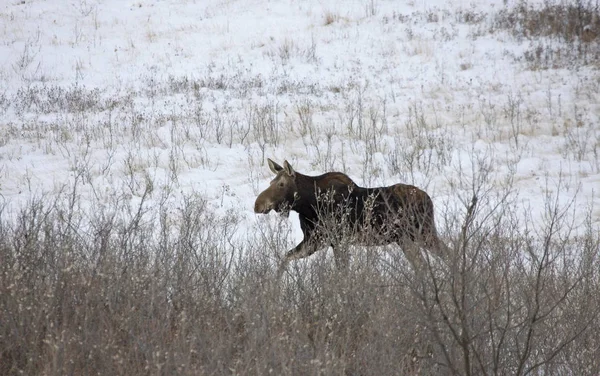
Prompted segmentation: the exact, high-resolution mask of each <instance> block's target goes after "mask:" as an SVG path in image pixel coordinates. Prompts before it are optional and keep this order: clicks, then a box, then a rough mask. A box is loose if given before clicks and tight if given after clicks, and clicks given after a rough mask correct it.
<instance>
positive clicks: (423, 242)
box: [254, 159, 446, 268]
mask: <svg viewBox="0 0 600 376" xmlns="http://www.w3.org/2000/svg"><path fill="white" fill-rule="evenodd" d="M268 162H269V168H270V169H271V171H273V173H274V174H275V175H276V176H275V178H274V179H273V180H272V181H271V184H270V185H269V187H268V188H267V189H266V190H264V191H263V192H262V193H261V194H259V195H258V197H257V198H256V202H255V204H254V211H255V212H256V213H265V214H266V213H268V212H270V211H271V210H275V211H276V212H279V213H283V214H287V213H289V211H290V210H294V211H296V212H298V214H299V218H300V226H301V229H302V232H303V233H304V239H303V240H302V241H301V242H300V244H298V245H297V246H296V247H294V248H293V249H292V250H290V251H288V252H287V254H286V256H285V259H284V262H283V264H282V268H283V267H285V265H287V263H288V262H289V261H290V260H293V259H299V258H303V257H307V256H310V255H312V254H313V253H315V252H316V251H317V250H318V249H319V248H321V247H324V246H328V245H331V246H332V247H333V251H334V258H335V260H336V264H337V265H338V267H345V266H347V264H348V257H349V256H348V254H347V252H346V249H347V247H344V246H341V247H340V244H343V243H341V242H342V241H345V242H346V243H345V245H346V246H347V245H348V244H361V245H366V246H374V245H386V244H390V243H397V244H399V245H400V246H401V247H402V249H403V250H404V253H405V254H406V256H407V258H408V259H409V261H410V262H411V263H412V264H413V265H414V266H418V265H420V264H421V253H420V250H419V246H423V247H424V248H426V249H428V250H432V251H434V252H436V253H438V254H439V252H441V250H442V249H446V246H445V245H444V244H443V243H442V242H441V241H440V240H439V238H438V236H437V232H436V229H435V225H434V220H433V202H432V201H431V198H430V197H429V195H428V194H427V193H425V192H424V191H422V190H421V189H419V188H417V187H415V186H412V185H406V184H395V185H392V186H389V187H380V188H362V187H359V186H358V185H356V184H355V183H354V182H353V181H352V179H350V178H349V177H348V176H347V175H346V174H343V173H341V172H328V173H325V174H323V175H319V176H307V175H303V174H301V173H299V172H297V171H295V170H294V169H293V168H292V166H291V165H290V164H289V163H288V161H285V162H284V163H283V167H281V166H280V165H278V164H277V163H275V162H273V161H272V160H270V159H268Z"/></svg>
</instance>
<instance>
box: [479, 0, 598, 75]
mask: <svg viewBox="0 0 600 376" xmlns="http://www.w3.org/2000/svg"><path fill="white" fill-rule="evenodd" d="M599 10H600V8H599V6H598V3H597V2H594V1H592V0H588V1H585V0H577V1H575V2H563V1H558V2H554V1H548V2H544V3H543V5H542V6H533V5H530V4H528V3H527V2H521V3H519V4H518V5H517V6H516V7H514V8H508V9H504V10H501V11H500V12H498V13H497V14H496V15H495V16H494V17H493V21H492V26H491V29H492V30H495V29H503V30H509V31H510V32H512V33H513V35H515V36H516V37H518V38H527V39H530V40H537V39H539V38H540V37H544V38H546V39H545V40H542V41H538V42H537V43H535V44H533V45H532V46H531V48H529V49H528V50H527V51H526V52H525V55H524V58H525V60H526V61H527V62H528V64H529V66H530V67H531V68H532V69H549V68H563V67H569V66H572V65H573V64H576V65H580V64H583V65H587V64H592V63H595V62H596V61H597V60H598V57H600V41H599V40H598V38H597V37H596V35H597V33H598V30H600V18H599V17H598V12H599ZM553 40H556V41H557V42H558V43H556V44H555V43H551V41H553Z"/></svg>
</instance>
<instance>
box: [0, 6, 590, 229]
mask: <svg viewBox="0 0 600 376" xmlns="http://www.w3.org/2000/svg"><path fill="white" fill-rule="evenodd" d="M506 3H508V4H505V2H504V1H487V0H481V1H462V2H461V1H442V0H440V1H424V0H423V1H406V2H397V1H385V0H357V1H316V0H308V1H298V0H284V1H269V0H251V1H234V0H231V1H227V0H203V1H194V0H180V1H175V0H173V1H167V0H163V1H159V0H155V1H151V0H148V1H121V0H96V1H87V0H76V1H72V2H68V3H65V2H53V1H43V0H32V1H17V0H10V1H6V2H3V3H2V5H0V39H1V41H2V43H1V44H0V177H1V178H0V198H1V200H2V201H3V202H4V203H5V204H6V205H7V206H8V208H9V209H10V210H9V211H6V212H5V213H10V212H15V211H17V210H18V208H19V207H21V206H22V205H24V204H25V203H26V202H28V200H30V198H31V197H32V196H33V195H36V194H39V193H40V192H44V193H57V192H58V191H60V189H61V188H62V187H64V184H65V183H67V184H73V182H74V181H75V180H76V177H77V176H78V173H79V172H84V174H82V175H81V176H84V177H85V179H84V181H85V184H83V185H81V187H80V191H79V195H80V197H81V199H82V200H84V201H86V200H94V199H96V198H97V197H101V198H102V197H104V198H105V199H107V200H108V198H109V197H113V196H114V194H116V193H117V192H125V191H127V192H129V193H130V194H131V195H133V196H138V197H139V196H140V195H141V194H142V193H143V186H144V182H145V181H146V180H145V179H151V180H152V181H153V182H154V184H153V185H154V188H155V191H154V192H153V200H158V197H159V193H158V192H159V191H161V190H166V189H170V190H172V192H173V193H172V195H174V196H176V197H177V196H179V195H183V194H185V193H191V192H195V193H198V194H200V195H201V196H203V197H205V198H206V199H207V200H208V201H209V202H210V203H211V206H212V207H213V208H214V209H215V210H217V211H220V212H222V213H224V212H226V211H228V210H229V211H231V210H233V211H235V212H236V213H237V214H238V215H239V216H241V217H242V218H244V223H245V225H246V227H245V228H246V229H248V231H251V229H252V228H253V226H256V223H257V222H260V221H261V220H264V217H257V216H256V215H254V213H253V212H252V208H253V202H254V199H255V197H256V195H257V194H258V193H259V192H260V191H261V190H262V189H264V188H266V186H267V184H268V182H269V180H270V172H269V170H268V167H267V166H266V164H265V159H264V158H266V157H270V158H272V159H274V160H276V161H278V162H282V161H283V160H284V159H288V160H289V161H290V162H291V163H292V164H293V165H294V167H295V168H296V170H298V171H300V172H303V173H307V174H320V173H323V172H325V171H327V170H330V169H336V170H342V171H344V172H346V173H347V174H349V175H350V176H351V177H352V178H353V179H354V180H355V181H357V182H358V183H359V184H363V185H383V184H393V183H397V182H405V183H410V184H416V185H418V186H421V187H423V188H424V189H426V190H427V191H428V193H430V195H431V196H432V197H433V199H434V203H436V210H437V211H441V210H443V208H441V206H442V205H444V204H445V203H448V202H450V203H454V206H455V207H457V208H459V207H460V202H461V201H460V200H459V198H460V197H458V195H462V197H468V196H469V193H468V188H469V186H470V184H471V183H470V182H469V181H468V179H477V178H478V176H480V175H481V169H482V167H484V166H486V168H487V169H489V172H488V173H487V174H486V181H487V184H489V186H491V189H492V190H493V189H496V190H497V192H502V190H503V188H504V185H503V184H504V182H505V181H506V179H507V177H511V176H512V177H513V179H512V180H513V186H512V190H513V191H514V193H515V195H516V196H518V200H517V201H516V203H515V205H521V206H522V207H523V208H529V209H528V210H530V215H531V217H532V218H533V219H534V220H537V221H542V220H543V215H544V197H546V194H547V193H548V192H554V193H555V194H557V195H558V196H559V200H560V202H562V203H565V204H566V203H568V202H570V200H571V199H572V198H573V197H574V196H575V195H577V201H576V203H575V205H576V210H577V211H580V212H581V213H583V212H584V211H586V210H587V209H589V208H591V211H592V221H593V223H595V224H596V226H597V225H598V224H600V197H598V196H599V195H598V193H597V191H598V187H600V185H599V183H600V156H599V155H598V150H599V149H600V76H599V74H598V70H597V68H598V67H597V65H596V66H595V67H594V66H593V65H575V66H572V67H557V68H556V69H548V70H544V69H531V68H530V67H528V65H527V62H526V61H525V60H524V59H523V57H522V56H523V54H524V51H526V50H527V49H528V48H529V47H530V46H531V45H532V41H529V40H527V39H525V38H517V37H514V36H511V35H510V34H509V33H507V32H506V31H502V30H497V31H495V32H493V33H488V32H486V30H487V28H488V26H489V23H490V22H491V21H490V19H491V17H492V15H493V14H494V12H497V11H499V10H501V9H505V8H507V7H511V6H514V4H515V3H516V2H511V1H508V2H506ZM530 3H532V2H530ZM463 11H473V12H475V13H478V14H485V15H486V16H485V17H484V19H483V21H481V22H477V23H467V22H460V21H459V20H458V18H459V17H458V15H459V13H460V12H463ZM328 16H330V17H333V22H331V23H328V22H326V21H327V17H328ZM57 87H60V88H63V89H65V90H67V91H70V92H73V90H74V89H75V88H80V89H83V91H82V92H83V93H87V94H88V95H89V97H90V98H92V99H94V98H95V99H94V100H98V101H99V103H100V102H101V103H103V105H102V106H98V107H99V108H96V109H85V110H82V111H78V110H77V108H75V109H73V108H69V107H68V106H67V105H57V104H55V103H54V102H52V101H51V100H48V103H51V104H49V105H48V106H50V107H48V108H45V107H44V104H43V103H40V102H39V100H38V101H33V102H31V103H28V102H26V101H25V100H24V98H27V95H26V94H24V93H28V92H30V93H34V92H35V90H36V88H46V90H47V91H46V92H43V93H42V94H40V95H38V96H37V98H42V99H43V98H51V97H52V94H51V93H50V91H51V89H52V88H57ZM95 89H98V91H97V92H96V93H95V94H94V92H93V91H94V90H95ZM44 93H45V94H44ZM32 95H33V94H32ZM2 98H4V100H2ZM111 101H113V103H114V105H113V106H112V107H111V105H110V103H111ZM74 102H75V104H77V103H78V102H77V101H76V100H74ZM79 103H80V102H79ZM302 109H304V110H307V114H309V116H307V117H306V118H302V117H301V116H300V115H299V113H300V112H301V111H302ZM257 119H258V120H257ZM259 120H260V121H259ZM420 120H422V121H420ZM261 121H262V123H261ZM423 123H425V124H426V126H425V127H424V126H423ZM257 124H259V125H261V124H262V125H261V126H264V127H263V128H262V131H261V129H258V128H257V127H258V125H257ZM265 124H266V125H265ZM372 124H375V126H374V127H373V126H372ZM265 129H266V130H268V132H265ZM411 150H413V151H415V152H421V153H423V156H424V157H423V158H421V159H418V158H417V159H415V161H418V162H419V163H416V164H414V165H409V164H408V162H410V161H409V157H410V151H411ZM391 155H395V156H396V162H398V163H399V165H398V166H396V168H394V165H393V164H392V163H390V162H389V161H390V158H391V157H390V156H391ZM427 157H429V159H428V158H427ZM465 179H467V180H465ZM128 187H129V188H128ZM494 187H496V188H494ZM98 192H104V193H98ZM111 195H113V196H111ZM457 210H458V209H457ZM291 221H292V223H294V221H295V219H294V217H293V216H292V217H291ZM582 222H583V218H582V219H581V220H580V221H578V223H582ZM442 225H443V224H442ZM295 227H297V226H295ZM292 236H294V237H298V232H297V231H295V232H294V234H293V235H292Z"/></svg>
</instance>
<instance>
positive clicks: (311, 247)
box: [277, 236, 318, 277]
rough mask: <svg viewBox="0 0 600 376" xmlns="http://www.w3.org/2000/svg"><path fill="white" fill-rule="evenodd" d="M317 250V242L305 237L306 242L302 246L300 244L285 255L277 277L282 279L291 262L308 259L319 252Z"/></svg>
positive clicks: (301, 243)
mask: <svg viewBox="0 0 600 376" xmlns="http://www.w3.org/2000/svg"><path fill="white" fill-rule="evenodd" d="M317 249H318V244H317V242H315V241H312V239H310V238H307V237H306V236H305V237H304V240H302V241H301V242H300V244H298V245H297V246H295V247H294V248H292V249H291V250H289V251H288V252H287V253H286V254H285V257H284V258H283V261H282V262H281V264H280V265H279V270H278V272H277V275H278V276H279V277H281V275H282V274H283V271H284V270H285V269H286V267H287V265H288V263H289V262H290V261H292V260H297V259H301V258H304V257H308V256H310V255H312V254H313V253H315V252H316V251H317Z"/></svg>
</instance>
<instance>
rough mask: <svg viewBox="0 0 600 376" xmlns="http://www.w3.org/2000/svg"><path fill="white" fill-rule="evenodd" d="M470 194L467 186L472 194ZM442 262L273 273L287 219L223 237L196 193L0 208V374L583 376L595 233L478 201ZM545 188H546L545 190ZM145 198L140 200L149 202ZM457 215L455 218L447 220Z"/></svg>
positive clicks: (313, 263) (592, 328) (590, 347)
mask: <svg viewBox="0 0 600 376" xmlns="http://www.w3.org/2000/svg"><path fill="white" fill-rule="evenodd" d="M469 185H470V184H466V186H469ZM474 192H476V193H477V194H478V196H477V197H478V199H479V200H478V202H477V205H472V204H471V203H470V201H469V200H468V199H467V200H465V203H464V205H465V208H464V210H463V211H462V214H461V213H458V212H457V213H453V212H450V213H448V215H452V216H454V218H457V219H460V220H459V221H458V223H459V225H458V226H457V228H458V229H459V230H458V233H456V236H455V239H454V241H453V242H452V249H453V251H454V253H451V254H448V255H446V261H445V262H441V261H440V260H436V259H434V258H430V259H428V260H429V262H428V263H427V264H426V265H427V268H426V269H424V270H423V273H418V272H415V271H414V270H412V268H411V267H410V266H409V264H408V263H407V262H406V258H405V257H404V256H403V254H402V252H401V251H400V249H398V248H396V247H395V246H390V247H387V249H386V250H385V251H384V250H371V251H366V250H364V249H362V247H360V246H349V247H348V251H349V252H350V254H351V262H350V264H349V268H348V269H347V270H346V271H345V272H340V271H338V270H337V269H336V268H335V266H334V263H332V262H331V259H330V257H329V256H328V254H327V252H320V253H318V254H316V255H314V256H315V257H313V258H312V259H310V260H307V261H299V262H296V263H294V264H291V265H290V267H289V269H288V273H286V274H285V275H284V277H283V278H282V279H281V280H278V279H276V277H275V275H276V273H275V270H276V268H275V264H276V261H277V255H278V254H281V252H282V251H284V250H286V249H288V247H289V244H288V243H289V240H287V239H288V238H287V237H288V236H289V231H290V228H289V225H287V221H284V220H282V219H280V218H279V217H277V218H269V219H274V220H275V221H266V222H265V224H267V226H262V225H261V226H260V227H259V228H257V229H256V230H257V232H256V233H255V235H251V234H246V233H241V232H240V231H238V227H239V218H237V216H235V215H234V214H233V213H224V214H219V215H217V214H216V213H215V212H213V211H212V209H211V203H210V202H207V201H206V200H205V199H203V198H202V197H198V196H195V195H191V196H187V197H184V198H183V200H182V201H180V202H178V203H175V202H173V200H174V198H173V197H171V196H168V195H167V196H164V197H160V196H159V197H153V199H154V200H153V201H152V200H150V196H151V195H154V193H148V195H149V196H147V197H148V198H146V199H141V200H140V199H137V200H134V202H137V204H133V203H132V201H131V200H130V199H128V198H127V197H125V196H116V197H115V198H114V199H113V201H111V203H110V204H109V205H106V204H100V202H91V203H90V205H91V207H92V209H93V210H92V211H90V214H89V215H86V214H83V213H84V211H82V210H80V209H81V207H80V204H79V203H78V202H77V201H78V200H80V199H81V198H80V195H79V194H78V193H77V191H76V190H73V189H70V188H69V189H64V190H63V193H61V194H60V196H58V197H54V196H42V197H38V198H35V199H32V200H31V201H30V203H29V204H28V205H26V206H25V207H24V208H23V209H22V210H21V211H20V212H18V213H10V212H8V211H7V207H6V206H2V207H0V210H1V214H2V216H1V218H2V221H1V222H0V312H2V317H3V325H2V326H0V372H1V373H2V374H8V375H10V374H19V373H26V374H49V373H55V374H56V373H60V374H67V373H74V374H86V373H103V374H107V373H114V374H147V373H148V370H149V369H154V370H156V372H158V373H178V374H190V375H191V374H204V373H212V374H232V373H239V372H244V373H246V374H266V373H269V371H271V372H273V373H278V374H298V373H309V374H317V373H323V374H394V373H397V372H402V373H404V374H435V373H440V372H441V373H444V372H452V371H454V372H455V373H458V374H479V373H495V374H508V373H510V374H525V373H536V372H539V373H546V374H557V373H560V374H564V373H566V374H581V373H583V374H596V373H598V371H600V363H598V359H599V358H600V357H599V356H598V355H599V354H598V340H597V339H598V338H600V332H598V328H600V322H599V317H600V316H599V314H598V307H600V301H598V297H599V296H600V275H599V273H598V270H597V268H596V265H597V263H598V261H599V260H598V257H599V255H598V249H600V239H599V238H598V232H597V229H595V228H594V227H593V226H594V225H593V221H592V216H591V212H590V213H588V215H587V217H586V218H587V220H586V221H584V223H583V226H585V229H586V231H584V232H583V233H581V234H580V235H577V236H575V235H573V234H571V233H570V232H569V230H570V229H571V230H572V229H573V228H571V227H570V226H572V225H571V221H570V216H571V215H572V214H571V207H570V206H569V205H568V204H567V205H566V206H561V205H557V204H556V200H555V198H556V196H548V197H547V199H546V203H547V215H546V217H545V219H544V222H543V223H541V224H539V225H534V223H533V222H532V221H531V220H530V219H529V218H527V217H525V218H523V217H522V216H521V215H520V214H519V213H517V208H515V207H513V206H512V204H511V203H512V201H511V200H509V199H507V198H503V197H502V196H499V197H497V198H493V197H489V196H487V195H489V192H487V190H486V189H479V190H475V191H474ZM557 194H558V193H557ZM151 202H154V204H151ZM461 218H462V219H461Z"/></svg>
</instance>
